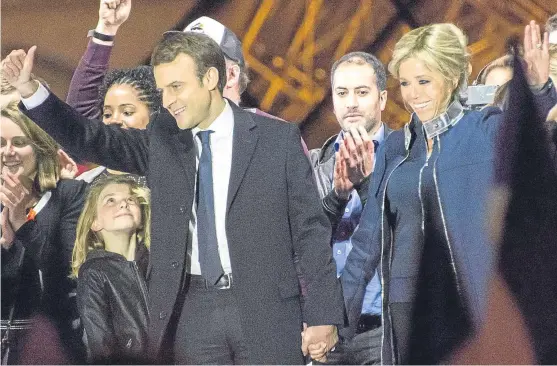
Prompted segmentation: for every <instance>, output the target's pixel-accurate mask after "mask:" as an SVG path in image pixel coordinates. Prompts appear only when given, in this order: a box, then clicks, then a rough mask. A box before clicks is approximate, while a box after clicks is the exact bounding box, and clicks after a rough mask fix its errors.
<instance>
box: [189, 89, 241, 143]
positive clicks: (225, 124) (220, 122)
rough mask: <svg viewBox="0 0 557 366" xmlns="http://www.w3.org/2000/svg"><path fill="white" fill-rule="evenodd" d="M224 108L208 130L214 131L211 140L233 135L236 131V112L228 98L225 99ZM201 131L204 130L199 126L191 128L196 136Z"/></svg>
mask: <svg viewBox="0 0 557 366" xmlns="http://www.w3.org/2000/svg"><path fill="white" fill-rule="evenodd" d="M224 103H225V105H224V109H223V110H222V112H221V113H220V114H219V115H218V116H217V118H215V120H214V121H213V123H211V125H210V126H209V128H208V130H211V131H213V133H212V134H211V140H212V139H214V138H219V137H229V136H232V133H233V131H234V112H233V111H232V108H231V107H230V104H229V103H228V100H227V99H226V98H225V99H224ZM199 131H202V129H201V128H199V127H194V128H192V129H191V132H192V134H193V135H194V136H195V135H197V133H198V132H199Z"/></svg>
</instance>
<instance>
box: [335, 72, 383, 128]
mask: <svg viewBox="0 0 557 366" xmlns="http://www.w3.org/2000/svg"><path fill="white" fill-rule="evenodd" d="M386 101H387V91H385V90H383V91H379V89H378V88H377V79H376V75H375V71H374V70H373V67H372V66H371V65H369V64H367V63H366V64H357V63H348V62H347V63H342V64H340V65H339V66H338V67H337V69H336V70H335V74H334V84H333V106H334V110H335V116H336V117H337V120H338V123H339V124H340V126H341V128H342V129H343V130H344V131H347V130H348V129H350V128H351V127H358V126H362V127H364V128H365V129H366V131H367V132H368V133H372V132H375V131H376V130H377V128H378V127H379V126H380V124H381V111H382V110H384V109H385V103H386Z"/></svg>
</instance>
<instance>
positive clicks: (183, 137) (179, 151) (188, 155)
mask: <svg viewBox="0 0 557 366" xmlns="http://www.w3.org/2000/svg"><path fill="white" fill-rule="evenodd" d="M194 146H195V145H194V141H193V135H192V133H191V130H181V131H178V132H177V133H174V134H173V135H172V148H173V150H174V151H173V153H174V155H175V156H178V160H179V161H180V163H181V164H182V166H183V167H184V169H183V170H182V172H183V173H184V175H185V178H186V182H187V188H188V190H187V192H193V191H194V187H195V177H196V167H195V147H194Z"/></svg>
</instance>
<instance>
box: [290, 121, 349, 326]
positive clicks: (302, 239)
mask: <svg viewBox="0 0 557 366" xmlns="http://www.w3.org/2000/svg"><path fill="white" fill-rule="evenodd" d="M288 139H289V140H288V145H289V148H288V149H287V157H286V164H287V166H286V169H287V179H288V201H289V202H288V207H289V217H290V225H291V233H292V242H293V243H294V251H295V253H296V255H297V256H298V258H299V265H300V268H301V272H302V276H303V278H304V280H305V283H306V286H307V296H306V298H305V303H304V309H303V317H304V321H306V322H307V323H308V325H310V326H312V325H329V324H331V325H343V324H344V306H343V305H344V304H343V301H342V293H341V288H340V282H339V281H338V280H337V278H336V267H335V263H334V261H333V258H332V255H331V248H330V246H329V243H330V240H331V227H330V224H329V221H328V220H327V217H326V215H325V213H324V212H323V208H322V207H321V204H320V200H319V194H318V193H317V187H316V185H315V180H314V178H313V171H312V169H311V166H310V163H309V161H308V159H307V157H306V156H305V154H304V152H303V150H302V147H301V145H300V132H299V130H298V128H297V126H291V129H290V133H289V136H288Z"/></svg>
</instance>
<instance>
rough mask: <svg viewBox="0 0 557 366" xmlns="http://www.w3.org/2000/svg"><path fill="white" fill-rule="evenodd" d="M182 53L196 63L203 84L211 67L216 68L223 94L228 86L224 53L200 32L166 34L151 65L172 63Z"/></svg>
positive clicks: (154, 53)
mask: <svg viewBox="0 0 557 366" xmlns="http://www.w3.org/2000/svg"><path fill="white" fill-rule="evenodd" d="M180 53H183V54H186V55H188V56H189V57H191V58H192V59H193V61H194V62H195V66H196V68H197V70H196V72H197V78H198V79H199V82H203V77H204V76H205V74H206V73H207V71H208V70H209V69H210V68H211V67H214V68H216V69H217V71H218V73H219V82H218V88H219V91H220V93H221V94H222V92H223V91H224V86H225V85H226V63H225V61H224V53H223V52H222V50H221V49H220V47H219V45H218V44H217V43H216V42H215V41H214V40H213V39H212V38H211V37H209V36H207V35H205V34H202V33H198V32H178V31H176V32H166V33H165V34H164V35H163V38H162V40H161V41H160V42H159V43H158V44H157V45H156V46H155V50H154V51H153V55H152V56H151V65H152V66H157V65H160V64H166V63H169V62H172V61H174V60H175V59H176V57H178V55H179V54H180Z"/></svg>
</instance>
